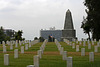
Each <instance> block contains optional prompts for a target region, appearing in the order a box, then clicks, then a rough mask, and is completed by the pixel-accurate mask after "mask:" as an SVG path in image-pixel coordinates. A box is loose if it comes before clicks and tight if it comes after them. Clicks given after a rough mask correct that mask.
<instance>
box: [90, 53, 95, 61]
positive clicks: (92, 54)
mask: <svg viewBox="0 0 100 67" xmlns="http://www.w3.org/2000/svg"><path fill="white" fill-rule="evenodd" d="M89 61H94V52H90V53H89Z"/></svg>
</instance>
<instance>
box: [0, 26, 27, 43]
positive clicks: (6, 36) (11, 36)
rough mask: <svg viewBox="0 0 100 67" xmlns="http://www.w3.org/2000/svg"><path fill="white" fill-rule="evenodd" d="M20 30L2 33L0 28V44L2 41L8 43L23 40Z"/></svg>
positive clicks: (2, 30)
mask: <svg viewBox="0 0 100 67" xmlns="http://www.w3.org/2000/svg"><path fill="white" fill-rule="evenodd" d="M22 33H23V31H22V30H18V31H17V32H11V31H6V33H5V32H4V29H3V27H2V26H1V27H0V42H2V41H10V40H21V41H22V40H25V38H22Z"/></svg>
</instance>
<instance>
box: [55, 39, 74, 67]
mask: <svg viewBox="0 0 100 67" xmlns="http://www.w3.org/2000/svg"><path fill="white" fill-rule="evenodd" d="M55 43H56V45H57V47H58V50H59V51H60V54H61V55H62V59H63V60H66V61H67V67H73V63H72V57H67V51H64V50H63V47H61V45H60V43H59V42H58V41H57V39H55Z"/></svg>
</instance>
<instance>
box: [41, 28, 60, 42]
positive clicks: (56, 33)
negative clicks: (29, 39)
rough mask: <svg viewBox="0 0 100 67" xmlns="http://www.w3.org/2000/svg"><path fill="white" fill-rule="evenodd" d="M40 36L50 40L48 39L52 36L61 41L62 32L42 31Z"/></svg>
mask: <svg viewBox="0 0 100 67" xmlns="http://www.w3.org/2000/svg"><path fill="white" fill-rule="evenodd" d="M40 36H41V37H43V38H44V39H48V37H49V36H51V37H54V38H55V39H57V40H58V41H61V37H62V30H40Z"/></svg>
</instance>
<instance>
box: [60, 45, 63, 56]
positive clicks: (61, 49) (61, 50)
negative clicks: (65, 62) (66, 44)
mask: <svg viewBox="0 0 100 67" xmlns="http://www.w3.org/2000/svg"><path fill="white" fill-rule="evenodd" d="M60 54H61V55H62V54H63V47H61V48H60Z"/></svg>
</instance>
